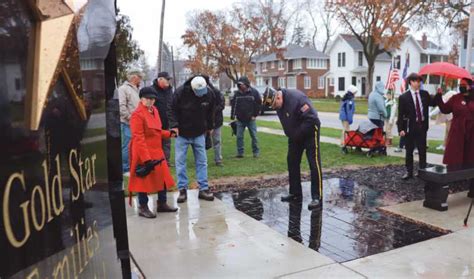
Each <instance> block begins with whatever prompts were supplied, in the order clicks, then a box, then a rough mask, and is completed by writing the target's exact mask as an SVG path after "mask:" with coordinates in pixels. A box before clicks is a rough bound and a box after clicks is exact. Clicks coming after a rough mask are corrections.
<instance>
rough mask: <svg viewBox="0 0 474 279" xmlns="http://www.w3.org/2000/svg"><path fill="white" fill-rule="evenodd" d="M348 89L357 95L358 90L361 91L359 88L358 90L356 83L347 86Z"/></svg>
mask: <svg viewBox="0 0 474 279" xmlns="http://www.w3.org/2000/svg"><path fill="white" fill-rule="evenodd" d="M347 91H349V92H351V93H352V94H354V95H355V94H356V93H357V91H359V90H358V89H357V87H355V86H354V85H350V86H349V87H348V88H347Z"/></svg>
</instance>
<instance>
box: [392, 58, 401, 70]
mask: <svg viewBox="0 0 474 279" xmlns="http://www.w3.org/2000/svg"><path fill="white" fill-rule="evenodd" d="M401 64H402V57H401V56H400V55H397V56H395V58H394V59H393V68H394V69H398V70H400V69H401V66H402V65H401Z"/></svg>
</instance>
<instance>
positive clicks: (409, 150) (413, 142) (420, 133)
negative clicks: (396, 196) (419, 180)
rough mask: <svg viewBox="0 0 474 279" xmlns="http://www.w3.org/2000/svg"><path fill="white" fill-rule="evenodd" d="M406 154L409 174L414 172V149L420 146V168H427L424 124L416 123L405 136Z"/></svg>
mask: <svg viewBox="0 0 474 279" xmlns="http://www.w3.org/2000/svg"><path fill="white" fill-rule="evenodd" d="M405 145H406V156H405V166H406V168H407V172H408V173H409V174H412V173H413V150H414V149H415V147H416V148H418V156H419V158H420V160H419V162H420V169H424V168H426V131H425V129H424V128H423V126H422V125H418V124H416V125H415V129H414V130H413V131H410V133H408V134H407V135H406V136H405Z"/></svg>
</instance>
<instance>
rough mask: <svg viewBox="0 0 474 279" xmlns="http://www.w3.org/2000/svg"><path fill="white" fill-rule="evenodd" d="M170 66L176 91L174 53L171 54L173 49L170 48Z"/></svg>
mask: <svg viewBox="0 0 474 279" xmlns="http://www.w3.org/2000/svg"><path fill="white" fill-rule="evenodd" d="M171 66H172V68H173V83H174V89H176V71H175V69H174V52H173V47H171Z"/></svg>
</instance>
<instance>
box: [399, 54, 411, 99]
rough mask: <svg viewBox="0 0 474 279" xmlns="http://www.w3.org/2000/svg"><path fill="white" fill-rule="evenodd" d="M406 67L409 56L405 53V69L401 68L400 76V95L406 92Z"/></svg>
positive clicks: (408, 63) (408, 62)
mask: <svg viewBox="0 0 474 279" xmlns="http://www.w3.org/2000/svg"><path fill="white" fill-rule="evenodd" d="M408 66H410V55H409V54H408V53H407V54H406V60H405V67H403V74H402V78H403V79H402V85H401V87H400V91H401V92H400V93H403V92H405V91H406V89H407V88H406V86H407V85H406V78H407V75H408Z"/></svg>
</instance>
